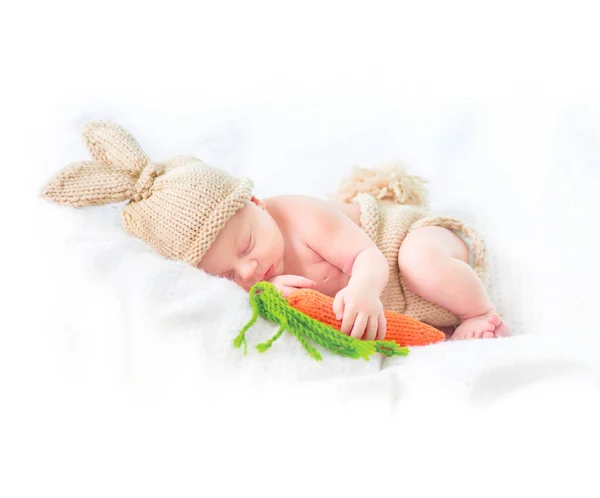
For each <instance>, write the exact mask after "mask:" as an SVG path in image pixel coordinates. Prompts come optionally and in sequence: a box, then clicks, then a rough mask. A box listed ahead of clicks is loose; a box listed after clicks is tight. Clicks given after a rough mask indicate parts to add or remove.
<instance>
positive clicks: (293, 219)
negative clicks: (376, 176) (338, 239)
mask: <svg viewBox="0 0 600 498" xmlns="http://www.w3.org/2000/svg"><path fill="white" fill-rule="evenodd" d="M264 202H265V205H266V206H267V210H268V211H269V213H270V214H271V215H272V216H273V218H274V219H275V221H276V222H277V224H278V225H279V228H280V230H281V232H282V234H283V238H284V242H285V255H284V272H285V273H286V274H288V275H300V276H303V277H306V278H308V279H310V280H312V281H314V282H315V283H316V284H317V286H316V290H318V291H319V292H321V293H323V294H326V295H328V296H331V297H334V296H335V294H337V292H338V291H340V290H341V289H343V288H344V287H346V285H347V284H348V280H349V279H350V275H349V274H346V273H344V272H343V271H342V270H341V269H340V268H338V267H336V266H334V265H332V264H331V263H329V262H328V261H325V260H324V259H323V258H322V257H321V256H320V255H319V254H318V253H317V252H316V251H314V250H313V249H311V247H310V244H309V243H307V241H306V240H305V239H304V238H303V237H302V235H301V234H302V233H305V231H306V230H305V228H306V226H307V225H308V224H310V225H311V227H312V230H311V232H312V233H313V235H314V236H316V237H320V238H321V237H322V238H323V239H328V238H330V239H332V238H334V237H335V236H336V234H335V233H328V232H327V231H326V230H325V228H324V227H322V226H321V225H320V224H319V223H318V217H319V213H322V214H323V216H326V215H327V214H328V213H331V211H332V210H335V211H338V212H342V213H343V214H344V215H345V216H347V217H348V219H350V220H351V221H352V222H354V223H356V224H357V225H359V226H360V209H359V207H358V205H356V204H345V203H341V202H334V201H325V200H321V199H316V198H313V197H307V196H299V195H282V196H276V197H270V198H268V199H265V201H264ZM315 213H316V214H315ZM315 218H316V220H315ZM315 221H317V223H315Z"/></svg>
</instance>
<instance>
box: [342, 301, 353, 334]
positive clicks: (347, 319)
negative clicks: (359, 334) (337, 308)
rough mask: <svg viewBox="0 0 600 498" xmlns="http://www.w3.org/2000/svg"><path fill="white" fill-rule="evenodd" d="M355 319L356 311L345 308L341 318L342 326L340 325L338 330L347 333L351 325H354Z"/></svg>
mask: <svg viewBox="0 0 600 498" xmlns="http://www.w3.org/2000/svg"><path fill="white" fill-rule="evenodd" d="M355 319H356V312H355V311H353V310H351V309H349V308H346V309H344V317H343V318H342V326H341V327H340V332H341V333H342V334H346V335H349V334H350V331H351V330H352V327H353V326H354V321H355Z"/></svg>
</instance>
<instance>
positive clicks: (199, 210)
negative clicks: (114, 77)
mask: <svg viewBox="0 0 600 498" xmlns="http://www.w3.org/2000/svg"><path fill="white" fill-rule="evenodd" d="M83 135H84V139H85V142H86V144H87V146H88V149H89V150H90V152H91V154H92V157H93V158H94V161H86V162H79V163H74V164H71V165H69V166H68V167H67V168H65V169H64V170H62V171H61V172H59V174H58V175H57V176H56V177H55V178H53V179H52V180H51V181H50V182H49V183H48V184H47V185H46V187H45V188H44V190H43V192H42V195H43V196H45V197H46V198H48V199H50V200H52V201H54V202H58V203H63V204H69V205H72V206H76V207H82V206H89V205H98V204H105V203H109V202H121V201H124V200H129V202H128V203H127V204H126V205H125V208H124V210H123V223H124V226H125V229H126V230H127V231H128V232H129V233H130V234H132V235H134V236H136V237H139V238H141V239H143V240H145V241H146V242H147V243H149V244H150V245H151V246H152V247H154V248H155V249H156V250H157V251H158V252H159V253H160V254H162V255H163V256H165V257H167V258H170V259H177V260H181V261H185V262H187V263H189V264H191V265H193V266H195V267H197V268H199V269H201V270H203V271H205V272H207V273H209V274H211V275H215V276H218V277H223V278H227V279H230V280H231V281H233V282H235V283H236V284H237V285H239V286H240V287H243V288H244V289H245V290H249V289H250V288H251V287H252V286H253V285H254V284H255V283H257V282H260V281H269V282H271V283H273V284H274V285H275V286H276V287H277V288H278V289H279V290H280V291H281V292H282V293H283V295H284V296H287V295H289V294H290V293H291V292H293V291H294V290H297V289H300V288H311V289H315V290H317V291H319V292H321V293H323V294H326V295H328V296H331V297H333V298H334V301H333V310H334V312H335V314H336V315H337V317H338V319H341V320H342V327H341V331H342V332H343V333H345V334H350V335H352V336H353V337H356V338H362V339H369V340H372V339H383V338H384V337H385V326H386V324H385V317H384V314H383V310H384V309H385V310H389V311H396V312H399V313H403V314H406V315H409V316H412V317H414V318H416V319H418V320H421V321H423V322H425V323H428V324H430V325H433V326H435V327H438V328H439V329H441V330H443V331H444V332H446V333H447V334H448V335H451V338H452V339H478V338H492V337H501V336H507V335H508V327H507V325H506V324H505V323H504V322H503V321H502V319H501V318H500V316H499V315H498V314H497V313H496V310H495V308H494V305H493V304H492V303H491V302H490V299H489V298H488V296H487V294H486V291H485V288H484V285H483V283H482V280H481V278H482V277H483V275H484V272H485V247H484V244H483V242H482V241H481V239H480V238H479V235H478V234H477V233H476V232H475V231H474V230H473V229H472V228H470V227H469V226H468V225H467V224H465V223H463V222H461V221H460V220H457V219H454V218H447V217H432V216H430V214H429V213H428V211H427V200H426V197H427V191H426V189H425V187H424V183H425V181H424V180H423V179H421V178H419V177H414V176H410V175H408V174H406V173H405V172H404V170H403V169H402V168H400V167H397V166H395V167H394V166H391V167H386V168H380V169H375V170H367V169H357V170H355V172H354V174H353V175H352V176H351V177H349V178H348V179H346V180H345V181H344V182H342V184H341V187H340V191H339V192H338V197H337V199H335V200H320V199H316V198H312V197H307V196H297V195H282V196H276V197H271V198H267V199H258V198H257V197H256V196H254V195H253V194H252V186H253V185H252V182H251V181H250V180H248V179H245V178H235V177H233V176H231V175H229V174H228V173H226V172H224V171H222V170H219V169H217V168H213V167H211V166H208V165H206V164H205V163H203V162H202V161H200V160H198V159H196V158H193V157H189V156H176V157H173V158H170V159H167V160H165V161H160V162H153V161H150V159H149V158H148V157H147V156H146V154H145V153H144V152H143V150H142V149H141V147H140V146H139V144H138V143H137V142H136V141H135V139H133V137H132V136H131V135H130V134H129V133H128V132H127V131H125V130H123V129H122V128H121V127H119V126H118V125H116V124H114V123H111V122H107V121H95V122H92V123H89V124H88V125H86V127H85V129H84V133H83Z"/></svg>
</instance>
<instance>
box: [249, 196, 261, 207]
mask: <svg viewBox="0 0 600 498" xmlns="http://www.w3.org/2000/svg"><path fill="white" fill-rule="evenodd" d="M250 202H253V203H254V204H256V205H257V206H258V207H259V208H261V209H264V208H265V204H264V202H263V201H261V200H260V199H259V198H258V197H256V196H255V195H253V196H252V197H251V198H250Z"/></svg>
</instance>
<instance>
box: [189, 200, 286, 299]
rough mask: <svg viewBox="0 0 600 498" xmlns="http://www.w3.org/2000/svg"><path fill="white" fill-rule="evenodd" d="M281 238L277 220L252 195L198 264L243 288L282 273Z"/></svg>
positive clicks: (282, 243) (206, 270)
mask: <svg viewBox="0 0 600 498" xmlns="http://www.w3.org/2000/svg"><path fill="white" fill-rule="evenodd" d="M283 254H284V242H283V235H282V234H281V230H280V229H279V227H278V226H277V223H276V222H275V220H274V219H273V218H272V216H271V215H270V214H269V212H268V211H267V210H266V209H265V207H264V205H263V204H262V203H261V202H260V201H259V200H258V199H256V198H255V197H252V201H251V202H249V203H248V204H246V206H244V207H243V208H242V209H240V210H239V211H238V212H237V213H236V214H235V215H234V216H233V217H232V218H231V219H230V220H229V221H228V222H227V224H226V225H225V227H224V228H223V229H222V230H221V232H220V233H219V235H218V236H217V238H216V240H215V241H214V242H213V244H212V245H211V246H210V249H209V250H208V252H207V253H206V254H205V255H204V258H202V261H201V262H200V264H199V265H198V268H200V269H201V270H204V271H205V272H207V273H209V274H211V275H216V276H219V277H224V278H228V279H230V280H232V281H234V282H235V283H236V284H238V285H239V286H240V287H243V288H244V289H246V290H247V291H248V290H250V288H251V287H252V286H253V285H254V284H255V283H257V282H260V281H262V280H268V279H269V278H271V277H273V276H275V275H280V274H282V273H283Z"/></svg>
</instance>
